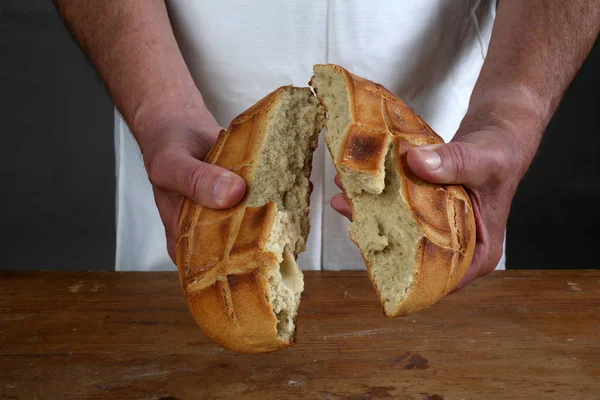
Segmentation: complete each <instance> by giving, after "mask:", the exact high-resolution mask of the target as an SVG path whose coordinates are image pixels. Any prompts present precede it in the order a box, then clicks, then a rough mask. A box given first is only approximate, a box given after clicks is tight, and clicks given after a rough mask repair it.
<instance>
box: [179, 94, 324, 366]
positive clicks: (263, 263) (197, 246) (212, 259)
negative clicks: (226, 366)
mask: <svg viewBox="0 0 600 400" xmlns="http://www.w3.org/2000/svg"><path fill="white" fill-rule="evenodd" d="M290 88H291V89H293V90H302V91H306V92H307V94H309V95H311V96H312V92H311V91H310V89H309V88H292V87H291V86H286V87H281V88H279V89H277V90H275V91H274V92H272V93H270V94H269V95H267V96H265V97H264V98H263V99H262V100H260V101H259V102H257V103H256V104H255V105H254V106H252V107H250V108H249V109H248V110H246V111H245V112H243V113H242V114H240V115H239V116H238V117H237V118H235V119H234V120H233V121H232V123H231V124H230V126H229V128H228V129H227V130H226V131H221V133H220V134H219V137H218V139H217V142H216V144H215V145H214V146H213V148H212V149H211V151H210V152H209V154H208V155H207V157H206V158H205V162H208V163H212V164H216V165H219V166H221V167H224V168H227V169H230V170H232V171H235V172H236V173H237V174H239V175H240V176H241V177H242V178H244V180H245V181H246V187H247V193H248V192H249V191H250V188H251V187H252V184H253V180H254V173H255V171H256V169H257V165H256V164H257V162H258V157H259V155H260V151H261V149H262V146H263V142H264V139H265V136H266V133H267V127H268V123H269V120H270V118H271V117H272V113H273V112H274V111H275V109H276V108H277V107H276V105H277V102H278V101H279V100H280V98H281V96H282V94H283V93H284V91H286V90H289V89H290ZM311 150H314V149H311ZM276 211H277V206H276V204H275V203H267V204H265V205H263V206H261V207H248V206H247V198H244V199H243V200H242V201H241V202H240V203H239V204H238V205H237V206H235V207H233V208H230V209H227V210H211V209H208V208H204V207H202V206H200V205H198V204H196V203H194V202H193V201H191V200H189V199H187V200H186V201H185V203H184V205H183V209H182V213H181V217H180V221H179V233H178V237H177V245H176V258H177V260H176V261H177V267H178V270H179V278H180V282H181V285H182V287H183V291H184V294H185V297H186V299H187V302H188V306H189V308H190V311H191V313H192V314H193V316H194V318H195V320H196V321H197V323H198V324H199V325H200V327H201V328H202V330H203V331H204V332H205V334H206V335H207V336H209V337H211V338H212V339H213V340H215V341H216V342H217V343H218V344H220V345H221V346H223V347H225V348H228V349H230V350H232V351H236V352H239V353H248V354H255V353H264V352H268V351H275V350H278V349H281V348H283V347H287V346H289V345H291V344H292V343H290V342H286V341H283V340H282V339H280V338H278V337H277V318H276V316H275V314H274V313H273V310H272V308H271V304H270V303H269V300H268V298H269V297H268V290H269V284H268V280H267V278H266V276H265V274H264V273H265V271H266V270H269V269H272V268H278V267H279V262H278V259H277V255H276V254H275V253H273V252H272V251H270V250H269V249H268V246H267V242H268V240H269V233H270V232H271V230H272V226H273V224H274V220H275V215H276ZM292 342H293V341H292Z"/></svg>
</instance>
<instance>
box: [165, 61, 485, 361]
mask: <svg viewBox="0 0 600 400" xmlns="http://www.w3.org/2000/svg"><path fill="white" fill-rule="evenodd" d="M310 84H311V85H312V86H313V87H314V89H315V92H316V93H317V97H318V100H317V97H315V96H314V95H313V94H312V92H311V91H310V89H309V88H295V87H291V86H286V87H281V88H279V89H277V90H275V91H274V92H272V93H271V94H269V95H267V96H266V97H265V98H263V99H262V100H261V101H259V102H258V103H257V104H256V105H254V106H252V107H251V108H249V109H248V110H247V111H246V112H244V113H243V114H241V115H240V116H238V117H237V118H235V119H234V120H233V122H232V123H231V125H230V126H229V128H228V130H227V131H223V132H221V134H220V135H219V138H218V139H217V143H216V144H215V146H214V147H213V149H212V150H211V151H210V153H209V154H208V156H207V158H206V160H205V161H206V162H209V163H213V164H216V165H219V166H222V167H224V168H228V169H230V170H232V171H235V172H236V173H238V174H239V175H240V176H241V177H242V178H244V180H245V181H246V185H247V192H246V196H245V197H244V199H243V200H242V202H241V203H240V204H239V205H237V206H236V207H233V208H231V209H228V210H210V209H207V208H204V207H201V206H200V205H198V204H195V203H193V202H192V201H191V200H186V202H185V203H184V206H183V210H182V214H181V218H180V223H179V235H178V238H177V266H178V269H179V278H180V281H181V284H182V286H183V290H184V293H185V296H186V299H187V301H188V305H189V307H190V310H191V312H192V314H193V316H194V318H195V319H196V321H197V322H198V324H199V325H200V326H201V327H202V329H203V330H204V332H205V333H206V335H207V336H209V337H210V338H212V339H213V340H215V341H216V342H217V343H219V344H220V345H221V346H223V347H225V348H228V349H230V350H233V351H236V352H239V353H264V352H269V351H275V350H279V349H282V348H284V347H287V346H289V345H291V344H292V343H293V342H294V340H295V332H296V326H295V316H296V312H297V309H298V305H299V302H300V294H301V292H302V290H303V289H304V282H303V276H302V272H301V271H300V269H299V268H298V266H297V265H296V262H295V260H296V258H297V256H298V254H299V253H300V252H301V251H303V250H304V249H305V244H306V240H307V236H308V231H309V220H308V210H309V197H310V187H309V186H310V184H309V180H308V179H309V177H310V169H311V162H312V153H313V151H314V149H315V148H316V146H317V140H318V134H319V132H320V131H321V129H322V128H323V124H324V118H325V110H327V118H326V128H327V133H326V135H325V139H326V142H327V147H328V149H329V152H330V154H331V156H332V158H333V162H334V165H335V167H336V169H337V171H338V173H339V175H340V178H341V180H342V183H343V186H344V191H345V194H346V196H347V198H348V200H349V202H350V204H351V206H352V217H353V218H352V219H353V221H352V223H351V224H350V227H349V231H350V238H351V239H352V240H353V241H354V242H355V243H356V244H357V245H358V247H359V248H360V250H361V253H362V255H363V258H364V261H365V264H366V265H367V268H368V271H369V276H370V278H371V282H372V283H373V286H374V287H375V289H376V291H377V293H378V295H379V298H380V300H381V303H382V305H383V309H384V312H385V314H386V315H387V316H398V315H408V314H411V313H414V312H418V311H421V310H423V309H425V308H428V307H429V306H431V305H433V304H434V303H435V302H437V301H438V300H439V299H441V298H442V297H443V296H444V295H445V294H447V293H448V292H449V291H450V290H452V289H453V288H454V287H455V286H456V285H457V284H458V283H459V281H460V280H461V278H462V277H463V276H464V274H465V272H466V270H467V268H468V266H469V264H470V262H471V258H472V257H473V251H474V247H475V222H474V217H473V210H472V205H471V201H470V199H469V196H468V195H467V193H466V191H465V190H464V189H463V188H462V187H461V186H448V185H434V184H431V183H427V182H424V181H422V180H420V179H419V178H417V177H416V176H414V175H413V174H412V173H411V172H410V170H409V169H408V167H407V165H406V160H405V159H406V157H405V156H406V152H407V151H408V149H410V148H411V147H413V146H417V145H423V144H436V143H443V141H442V139H441V138H440V137H439V136H438V135H436V134H435V133H434V132H433V130H432V129H431V128H430V127H429V126H428V125H427V124H426V123H425V122H424V121H423V120H422V119H421V118H420V117H419V116H418V115H417V114H415V113H414V111H413V110H412V109H411V108H410V107H408V106H407V105H406V104H405V103H404V102H403V101H402V100H400V99H399V98H398V97H396V96H395V95H394V94H393V93H391V92H390V91H388V90H387V89H385V88H384V87H383V86H381V85H379V84H376V83H373V82H371V81H369V80H366V79H363V78H360V77H358V76H355V75H353V74H351V73H349V72H348V71H346V70H345V69H343V68H341V67H339V66H336V65H331V64H329V65H316V66H315V68H314V76H313V78H312V79H311V82H310Z"/></svg>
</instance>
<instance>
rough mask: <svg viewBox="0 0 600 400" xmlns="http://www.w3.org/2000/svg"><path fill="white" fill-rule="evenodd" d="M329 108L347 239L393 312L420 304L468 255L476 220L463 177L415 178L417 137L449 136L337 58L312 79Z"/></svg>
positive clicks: (434, 297) (445, 288)
mask: <svg viewBox="0 0 600 400" xmlns="http://www.w3.org/2000/svg"><path fill="white" fill-rule="evenodd" d="M310 84H311V86H313V88H314V89H315V91H316V93H317V96H318V98H319V99H320V101H321V102H322V104H323V105H324V106H325V108H326V110H327V119H326V129H327V133H326V135H325V139H326V143H327V147H328V149H329V152H330V154H331V157H332V159H333V163H334V165H335V167H336V169H337V172H338V174H339V176H340V179H341V181H342V184H343V186H344V191H345V195H346V197H347V199H348V201H349V203H350V205H351V207H352V223H351V224H350V226H349V232H350V238H351V239H352V241H354V242H355V243H356V244H357V245H358V247H359V248H360V251H361V253H362V255H363V258H364V261H365V264H366V266H367V269H368V271H369V276H370V278H371V282H372V284H373V286H374V287H375V289H376V291H377V294H378V295H379V298H380V300H381V303H382V305H383V308H384V312H385V314H386V315H387V316H390V317H391V316H399V315H408V314H411V313H414V312H418V311H421V310H423V309H425V308H427V307H429V306H431V305H432V304H434V303H435V302H437V301H438V300H439V299H441V298H442V297H443V296H444V295H446V294H447V293H448V292H449V291H451V290H452V289H453V288H454V287H456V285H457V284H458V283H459V282H460V280H461V279H462V277H463V276H464V274H465V272H466V270H467V268H468V267H469V265H470V263H471V259H472V257H473V251H474V248H475V220H474V216H473V210H472V205H471V201H470V199H469V196H468V195H467V193H466V192H465V190H464V189H463V188H462V187H461V186H448V185H435V184H431V183H427V182H424V181H422V180H421V179H419V178H417V177H416V176H415V175H413V174H412V173H411V171H410V170H409V169H408V166H407V164H406V152H407V151H408V149H410V148H411V147H414V146H419V145H424V144H439V143H443V140H442V139H441V138H440V137H439V136H438V135H436V134H435V133H434V132H433V130H432V129H431V128H430V127H429V126H428V125H427V124H426V123H425V122H424V121H423V120H422V119H421V118H420V117H419V116H418V115H417V114H415V112H414V111H413V110H412V109H411V108H410V107H408V106H407V105H406V104H405V103H404V102H403V101H402V100H400V99H399V98H398V97H397V96H396V95H394V94H393V93H391V92H390V91H389V90H387V89H386V88H384V87H383V86H381V85H379V84H376V83H374V82H371V81H369V80H367V79H363V78H360V77H358V76H355V75H353V74H351V73H349V72H348V71H346V70H345V69H343V68H341V67H339V66H337V65H331V64H330V65H316V66H315V67H314V75H313V77H312V79H311V82H310Z"/></svg>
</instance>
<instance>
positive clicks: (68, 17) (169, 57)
mask: <svg viewBox="0 0 600 400" xmlns="http://www.w3.org/2000/svg"><path fill="white" fill-rule="evenodd" d="M55 3H56V5H57V8H58V9H59V11H60V13H61V15H62V16H63V18H64V20H65V22H66V24H67V25H68V27H69V28H70V30H71V32H72V33H73V35H74V36H75V38H76V40H77V41H78V42H79V44H80V45H81V47H82V48H83V50H84V51H85V52H86V54H87V55H88V56H89V58H90V59H91V61H92V62H93V64H94V66H95V68H96V70H97V71H98V73H99V74H100V76H101V77H102V79H103V80H104V82H105V83H106V85H107V87H108V89H109V91H110V93H111V95H112V97H113V100H114V102H115V104H116V105H117V107H118V109H119V111H120V112H121V114H122V115H123V117H124V118H125V120H126V121H127V123H128V124H129V126H130V127H131V129H132V130H133V132H134V135H136V138H137V139H138V142H139V143H140V146H143V145H144V144H145V143H147V142H150V141H152V140H153V138H152V137H151V136H152V134H153V132H158V131H160V129H153V126H155V125H160V124H165V125H167V124H170V123H171V121H173V120H177V119H179V120H190V121H191V122H190V123H191V124H202V121H200V119H199V116H202V115H204V114H206V113H207V112H206V110H205V109H204V105H203V102H202V98H201V96H200V93H199V92H198V90H197V89H196V86H195V84H194V82H193V79H192V77H191V75H190V73H189V71H188V69H187V66H186V64H185V62H184V60H183V57H182V55H181V53H180V51H179V48H178V45H177V42H176V41H175V37H174V35H173V32H172V29H171V24H170V21H169V18H168V14H167V9H166V6H165V3H164V0H150V1H149V0H128V1H122V0H102V1H97V0H55ZM142 150H143V149H142Z"/></svg>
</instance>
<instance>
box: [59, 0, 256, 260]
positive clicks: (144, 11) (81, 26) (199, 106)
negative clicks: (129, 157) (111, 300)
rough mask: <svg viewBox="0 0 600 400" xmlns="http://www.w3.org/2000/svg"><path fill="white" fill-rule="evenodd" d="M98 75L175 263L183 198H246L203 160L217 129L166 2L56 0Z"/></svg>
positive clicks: (235, 182)
mask: <svg viewBox="0 0 600 400" xmlns="http://www.w3.org/2000/svg"><path fill="white" fill-rule="evenodd" d="M54 2H55V3H56V5H57V7H58V10H59V11H60V13H61V15H62V16H63V18H64V20H65V22H66V24H67V26H68V27H69V28H70V30H71V32H72V33H73V35H74V36H75V38H76V39H77V41H78V42H79V44H80V45H81V47H82V48H83V49H84V50H85V52H86V53H87V55H88V56H89V57H90V59H91V60H92V62H93V63H94V66H95V67H96V69H97V70H98V72H99V74H100V75H101V76H102V78H103V79H104V82H105V83H106V85H107V87H108V89H109V91H110V93H111V95H112V98H113V100H114V102H115V104H116V105H117V107H118V108H119V111H120V112H121V114H122V115H123V117H124V118H125V120H126V121H127V124H128V125H129V127H130V128H131V131H132V132H133V135H134V137H135V139H136V141H137V143H138V144H139V146H140V150H141V151H142V154H143V155H144V164H145V166H146V170H147V171H148V176H149V179H150V181H151V182H152V185H153V189H154V197H155V200H156V204H157V206H158V210H159V212H160V216H161V219H162V221H163V223H164V226H165V231H166V235H167V246H168V251H169V255H170V257H171V259H172V260H173V262H175V240H176V235H177V228H178V222H179V216H180V213H181V208H182V205H183V201H184V198H185V197H188V198H190V199H192V200H194V201H196V202H197V203H199V204H201V205H203V206H205V207H209V208H215V209H219V208H228V207H232V206H234V205H235V204H237V203H238V202H239V201H240V200H241V198H242V197H243V195H244V191H245V183H244V180H243V179H242V178H240V177H239V176H238V175H236V174H234V173H232V172H229V171H226V170H224V169H222V168H219V167H217V166H214V165H209V164H205V163H203V162H202V160H203V159H204V157H205V156H206V154H207V153H208V151H209V150H210V148H211V147H212V145H213V144H214V142H215V139H216V138H217V135H218V133H219V130H220V128H219V125H218V124H217V122H216V121H215V119H214V118H213V116H212V115H211V114H210V112H209V111H208V110H207V109H206V107H205V105H204V101H203V99H202V95H201V94H200V92H199V91H198V89H197V87H196V85H195V83H194V81H193V79H192V76H191V75H190V72H189V70H188V68H187V66H186V64H185V62H184V59H183V56H182V55H181V52H180V51H179V46H178V45H177V42H176V41H175V37H174V36H173V28H172V27H171V23H170V21H169V16H168V13H167V8H166V6H165V2H164V0H154V1H148V0H128V1H121V0H102V1H97V0H54Z"/></svg>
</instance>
